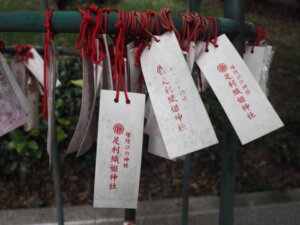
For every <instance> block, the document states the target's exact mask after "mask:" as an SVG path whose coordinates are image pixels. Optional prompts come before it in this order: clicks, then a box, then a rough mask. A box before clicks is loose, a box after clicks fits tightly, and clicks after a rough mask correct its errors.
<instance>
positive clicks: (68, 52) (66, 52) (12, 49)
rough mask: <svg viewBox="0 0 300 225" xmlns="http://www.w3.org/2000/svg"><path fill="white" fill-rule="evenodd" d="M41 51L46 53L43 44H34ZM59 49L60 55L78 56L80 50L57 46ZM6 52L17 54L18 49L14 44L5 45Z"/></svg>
mask: <svg viewBox="0 0 300 225" xmlns="http://www.w3.org/2000/svg"><path fill="white" fill-rule="evenodd" d="M33 47H34V48H35V49H36V50H37V51H38V52H39V53H41V54H42V53H44V47H43V46H33ZM57 51H58V53H59V54H60V55H71V56H78V55H79V50H77V49H66V48H63V47H57ZM3 52H4V53H9V54H15V53H16V49H15V47H13V46H5V49H4V51H3Z"/></svg>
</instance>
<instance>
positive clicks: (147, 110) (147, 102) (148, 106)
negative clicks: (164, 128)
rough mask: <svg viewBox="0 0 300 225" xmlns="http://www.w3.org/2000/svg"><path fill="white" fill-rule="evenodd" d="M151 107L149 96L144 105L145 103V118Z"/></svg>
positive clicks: (147, 116)
mask: <svg viewBox="0 0 300 225" xmlns="http://www.w3.org/2000/svg"><path fill="white" fill-rule="evenodd" d="M151 108H152V105H151V100H150V98H148V99H147V101H146V105H145V118H146V119H148V118H149V113H150V109H151Z"/></svg>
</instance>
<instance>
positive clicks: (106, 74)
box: [102, 34, 114, 90]
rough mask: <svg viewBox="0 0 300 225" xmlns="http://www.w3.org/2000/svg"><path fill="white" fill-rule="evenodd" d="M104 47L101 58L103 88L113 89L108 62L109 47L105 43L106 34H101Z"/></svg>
mask: <svg viewBox="0 0 300 225" xmlns="http://www.w3.org/2000/svg"><path fill="white" fill-rule="evenodd" d="M102 37H103V43H104V47H105V56H104V60H103V89H106V90H113V88H114V85H113V79H112V68H111V62H110V54H109V48H108V44H107V38H106V34H102Z"/></svg>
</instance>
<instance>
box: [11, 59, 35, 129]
mask: <svg viewBox="0 0 300 225" xmlns="http://www.w3.org/2000/svg"><path fill="white" fill-rule="evenodd" d="M10 67H11V71H12V73H13V75H14V76H15V78H16V81H17V83H18V84H19V86H20V87H21V89H22V91H23V93H24V94H25V96H26V98H27V100H28V104H29V105H30V106H29V107H30V108H31V111H30V112H29V113H28V123H27V124H26V125H25V129H26V130H27V131H30V130H32V129H37V128H38V127H39V105H38V101H39V87H38V81H37V79H36V78H35V77H33V76H32V75H31V74H30V72H29V71H28V70H26V67H25V65H24V63H23V62H22V61H16V60H13V59H12V60H11V61H10Z"/></svg>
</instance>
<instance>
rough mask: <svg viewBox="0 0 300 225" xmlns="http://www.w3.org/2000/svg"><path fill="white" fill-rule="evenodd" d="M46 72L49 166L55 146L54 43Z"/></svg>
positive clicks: (51, 43) (56, 61) (55, 73)
mask: <svg viewBox="0 0 300 225" xmlns="http://www.w3.org/2000/svg"><path fill="white" fill-rule="evenodd" d="M46 70H47V73H46V74H47V81H46V82H47V110H48V133H47V152H48V155H49V164H50V165H51V158H52V151H53V148H54V144H55V135H56V130H55V88H56V84H57V74H58V52H57V51H56V47H55V45H54V43H53V42H52V41H51V42H50V45H49V62H48V63H47V65H46Z"/></svg>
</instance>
